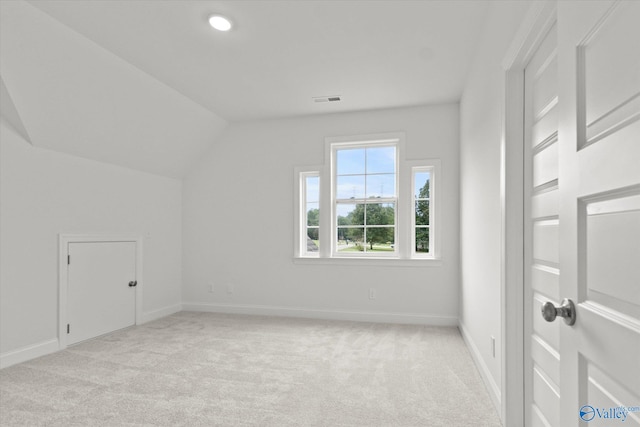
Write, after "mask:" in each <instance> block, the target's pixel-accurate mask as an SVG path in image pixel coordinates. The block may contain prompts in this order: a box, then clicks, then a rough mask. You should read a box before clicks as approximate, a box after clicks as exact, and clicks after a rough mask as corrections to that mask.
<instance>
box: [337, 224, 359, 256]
mask: <svg viewBox="0 0 640 427" xmlns="http://www.w3.org/2000/svg"><path fill="white" fill-rule="evenodd" d="M363 238H364V228H341V227H338V233H337V244H336V249H337V250H338V252H362V251H364V244H363Z"/></svg>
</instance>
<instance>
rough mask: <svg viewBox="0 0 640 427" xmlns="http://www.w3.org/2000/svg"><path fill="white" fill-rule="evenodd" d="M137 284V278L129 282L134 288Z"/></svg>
mask: <svg viewBox="0 0 640 427" xmlns="http://www.w3.org/2000/svg"><path fill="white" fill-rule="evenodd" d="M135 286H138V281H137V280H133V281H131V282H129V287H130V288H133V287H135Z"/></svg>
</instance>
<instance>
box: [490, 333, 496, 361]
mask: <svg viewBox="0 0 640 427" xmlns="http://www.w3.org/2000/svg"><path fill="white" fill-rule="evenodd" d="M491 355H492V356H493V358H494V359H495V358H496V337H494V336H491Z"/></svg>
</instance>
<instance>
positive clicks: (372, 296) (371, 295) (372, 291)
mask: <svg viewBox="0 0 640 427" xmlns="http://www.w3.org/2000/svg"><path fill="white" fill-rule="evenodd" d="M369 299H376V290H375V289H373V288H369Z"/></svg>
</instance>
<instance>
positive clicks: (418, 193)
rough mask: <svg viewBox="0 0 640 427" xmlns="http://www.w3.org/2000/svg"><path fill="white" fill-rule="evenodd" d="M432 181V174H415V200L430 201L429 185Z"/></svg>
mask: <svg viewBox="0 0 640 427" xmlns="http://www.w3.org/2000/svg"><path fill="white" fill-rule="evenodd" d="M430 181H431V173H430V172H416V174H415V190H414V191H415V194H414V196H415V198H416V199H428V198H429V184H430Z"/></svg>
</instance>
